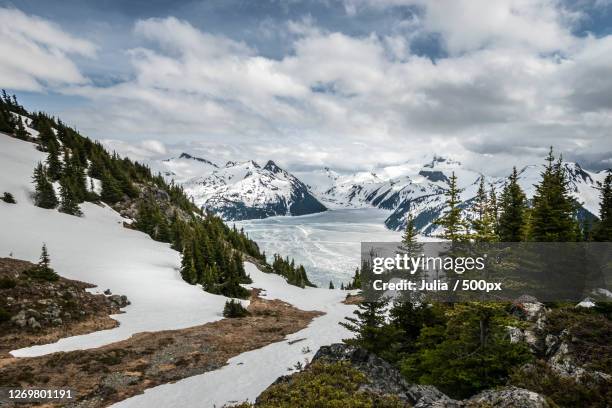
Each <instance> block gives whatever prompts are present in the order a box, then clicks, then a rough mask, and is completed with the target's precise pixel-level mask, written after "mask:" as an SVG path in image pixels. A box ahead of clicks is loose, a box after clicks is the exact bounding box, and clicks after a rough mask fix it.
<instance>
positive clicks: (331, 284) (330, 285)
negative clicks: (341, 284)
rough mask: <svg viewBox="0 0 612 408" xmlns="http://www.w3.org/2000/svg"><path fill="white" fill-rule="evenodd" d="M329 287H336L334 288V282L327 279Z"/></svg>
mask: <svg viewBox="0 0 612 408" xmlns="http://www.w3.org/2000/svg"><path fill="white" fill-rule="evenodd" d="M329 288H330V289H336V288H334V282H332V281H329Z"/></svg>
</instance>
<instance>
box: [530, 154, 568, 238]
mask: <svg viewBox="0 0 612 408" xmlns="http://www.w3.org/2000/svg"><path fill="white" fill-rule="evenodd" d="M546 161H547V162H548V164H547V165H546V168H545V170H544V171H543V172H542V180H541V181H540V184H538V185H536V193H535V195H534V197H533V211H532V215H531V231H530V238H531V239H532V240H533V241H537V242H572V241H576V240H577V238H578V236H577V234H576V232H577V230H578V228H577V221H576V219H575V212H576V206H575V204H574V200H573V199H572V198H571V196H570V195H569V191H568V187H567V177H566V174H565V169H564V167H563V162H562V159H561V157H559V160H558V161H557V162H555V157H554V156H553V151H552V148H551V149H550V152H549V154H548V157H547V158H546Z"/></svg>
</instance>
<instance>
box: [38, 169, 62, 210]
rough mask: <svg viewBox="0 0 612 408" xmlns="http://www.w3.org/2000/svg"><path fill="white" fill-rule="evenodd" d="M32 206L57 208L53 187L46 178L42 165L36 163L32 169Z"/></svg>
mask: <svg viewBox="0 0 612 408" xmlns="http://www.w3.org/2000/svg"><path fill="white" fill-rule="evenodd" d="M34 186H35V193H34V204H35V205H36V206H38V207H41V208H48V209H50V208H55V207H57V197H56V196H55V190H54V189H53V185H52V184H51V183H50V182H49V179H48V178H47V173H46V171H45V168H44V167H43V165H42V163H38V165H37V166H36V168H35V169H34Z"/></svg>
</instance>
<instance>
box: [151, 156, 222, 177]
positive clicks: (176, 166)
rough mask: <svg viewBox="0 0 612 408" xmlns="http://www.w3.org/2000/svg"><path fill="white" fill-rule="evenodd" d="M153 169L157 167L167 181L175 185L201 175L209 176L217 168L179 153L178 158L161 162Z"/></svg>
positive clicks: (212, 164) (203, 160)
mask: <svg viewBox="0 0 612 408" xmlns="http://www.w3.org/2000/svg"><path fill="white" fill-rule="evenodd" d="M155 167H159V170H160V171H161V173H162V174H163V175H164V176H165V177H166V178H167V179H169V180H174V181H176V182H177V183H183V182H185V181H187V180H189V179H192V178H194V177H197V176H201V175H203V174H210V173H212V172H213V171H214V170H216V169H218V168H219V166H217V165H216V164H215V163H213V162H211V161H209V160H206V159H202V158H201V157H196V156H192V155H190V154H189V153H181V154H180V156H179V157H173V158H170V159H166V160H163V161H162V162H161V163H160V164H159V166H155Z"/></svg>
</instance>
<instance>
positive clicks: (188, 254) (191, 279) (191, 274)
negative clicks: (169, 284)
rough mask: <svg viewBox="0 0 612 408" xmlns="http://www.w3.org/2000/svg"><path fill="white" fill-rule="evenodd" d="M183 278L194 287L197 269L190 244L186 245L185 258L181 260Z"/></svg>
mask: <svg viewBox="0 0 612 408" xmlns="http://www.w3.org/2000/svg"><path fill="white" fill-rule="evenodd" d="M181 277H182V278H183V280H184V281H186V282H188V283H190V284H192V285H193V284H195V283H196V269H195V263H194V259H193V252H192V250H191V245H190V244H188V245H185V248H184V249H183V257H182V259H181Z"/></svg>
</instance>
